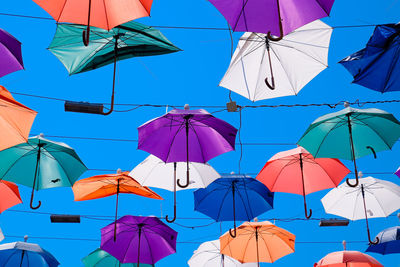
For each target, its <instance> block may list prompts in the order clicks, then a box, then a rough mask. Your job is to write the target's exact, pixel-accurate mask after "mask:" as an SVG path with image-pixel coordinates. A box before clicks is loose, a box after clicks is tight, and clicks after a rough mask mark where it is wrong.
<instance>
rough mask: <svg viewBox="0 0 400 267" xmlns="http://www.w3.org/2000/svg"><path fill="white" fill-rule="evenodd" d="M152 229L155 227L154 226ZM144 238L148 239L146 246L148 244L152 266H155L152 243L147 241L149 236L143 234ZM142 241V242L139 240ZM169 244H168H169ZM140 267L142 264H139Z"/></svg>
mask: <svg viewBox="0 0 400 267" xmlns="http://www.w3.org/2000/svg"><path fill="white" fill-rule="evenodd" d="M152 227H154V226H152ZM143 236H144V238H145V239H146V244H147V247H148V248H149V252H150V257H151V263H152V264H154V255H153V251H152V250H151V247H150V243H149V240H148V239H147V236H146V235H145V234H144V233H143ZM163 239H164V238H163ZM139 241H140V240H139ZM167 243H168V242H167ZM168 244H169V243H168ZM139 265H140V262H139Z"/></svg>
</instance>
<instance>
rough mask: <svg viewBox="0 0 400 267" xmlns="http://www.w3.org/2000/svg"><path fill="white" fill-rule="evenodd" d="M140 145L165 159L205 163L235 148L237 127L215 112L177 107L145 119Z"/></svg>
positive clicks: (140, 147)
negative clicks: (213, 114) (219, 117)
mask: <svg viewBox="0 0 400 267" xmlns="http://www.w3.org/2000/svg"><path fill="white" fill-rule="evenodd" d="M138 131H139V143H138V148H139V149H141V150H144V151H146V152H149V153H150V154H153V155H155V156H156V157H158V158H160V159H161V160H162V161H164V162H167V163H169V162H187V181H186V186H182V185H180V183H179V180H178V185H179V186H180V187H183V188H184V187H187V186H188V185H189V162H200V163H206V162H207V161H209V160H210V159H212V158H214V157H216V156H218V155H220V154H223V153H226V152H229V151H232V150H234V149H235V139H236V133H237V129H236V128H235V127H233V126H232V125H230V124H229V123H227V122H225V121H223V120H221V119H218V118H216V117H214V116H212V115H211V114H210V113H208V112H207V111H205V110H204V109H198V110H189V109H188V107H187V106H185V110H182V109H174V110H171V111H170V112H168V113H167V114H165V115H163V116H161V117H158V118H155V119H153V120H151V121H149V122H146V123H145V124H143V125H142V126H140V127H139V128H138Z"/></svg>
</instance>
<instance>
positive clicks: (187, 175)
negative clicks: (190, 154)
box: [176, 161, 190, 188]
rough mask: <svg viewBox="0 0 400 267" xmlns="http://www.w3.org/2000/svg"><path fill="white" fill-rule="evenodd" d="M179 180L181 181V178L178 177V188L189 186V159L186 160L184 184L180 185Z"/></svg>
mask: <svg viewBox="0 0 400 267" xmlns="http://www.w3.org/2000/svg"><path fill="white" fill-rule="evenodd" d="M180 181H181V179H178V181H176V183H177V184H178V186H179V187H180V188H186V187H188V186H189V183H190V181H189V161H187V162H186V184H185V185H182V184H181V182H180Z"/></svg>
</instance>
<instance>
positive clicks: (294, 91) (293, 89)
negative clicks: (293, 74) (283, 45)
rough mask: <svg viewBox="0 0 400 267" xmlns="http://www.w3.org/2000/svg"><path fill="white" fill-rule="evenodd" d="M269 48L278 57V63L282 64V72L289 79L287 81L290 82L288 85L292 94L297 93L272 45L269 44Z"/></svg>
mask: <svg viewBox="0 0 400 267" xmlns="http://www.w3.org/2000/svg"><path fill="white" fill-rule="evenodd" d="M270 48H271V50H272V53H274V55H275V56H276V58H277V59H278V62H279V65H281V66H282V69H283V70H284V71H283V73H285V76H286V78H287V79H288V81H289V83H290V86H291V87H292V88H291V89H292V91H293V93H294V95H297V92H296V90H295V88H294V86H293V83H292V81H291V80H290V77H289V76H288V74H287V70H286V69H285V67H284V66H283V64H282V60H281V59H280V58H279V56H278V54H277V53H276V52H275V49H274V46H270Z"/></svg>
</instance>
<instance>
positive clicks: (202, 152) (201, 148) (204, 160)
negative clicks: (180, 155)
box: [187, 120, 211, 162]
mask: <svg viewBox="0 0 400 267" xmlns="http://www.w3.org/2000/svg"><path fill="white" fill-rule="evenodd" d="M189 126H191V127H190V128H192V130H193V132H194V134H195V135H196V137H197V142H198V143H199V146H200V151H201V157H202V158H203V162H206V158H205V157H204V151H203V146H202V145H201V142H200V138H199V135H198V134H197V132H196V129H195V127H194V125H193V124H192V122H191V120H189ZM210 128H211V127H210ZM187 160H188V161H189V159H187Z"/></svg>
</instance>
